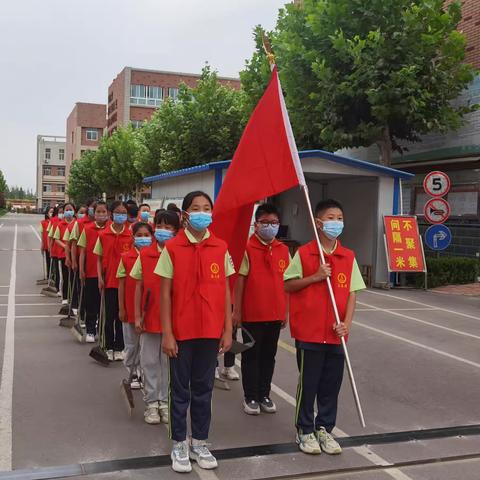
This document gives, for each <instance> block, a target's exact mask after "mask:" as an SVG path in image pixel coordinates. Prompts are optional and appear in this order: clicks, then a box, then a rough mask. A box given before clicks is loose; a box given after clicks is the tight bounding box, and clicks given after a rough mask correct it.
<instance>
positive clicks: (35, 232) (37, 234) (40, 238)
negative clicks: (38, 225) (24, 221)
mask: <svg viewBox="0 0 480 480" xmlns="http://www.w3.org/2000/svg"><path fill="white" fill-rule="evenodd" d="M30 228H31V229H32V232H33V233H34V234H35V235H36V237H37V238H38V240H39V241H40V242H41V241H42V237H40V235H39V233H38V232H37V231H36V230H35V228H34V227H33V225H30Z"/></svg>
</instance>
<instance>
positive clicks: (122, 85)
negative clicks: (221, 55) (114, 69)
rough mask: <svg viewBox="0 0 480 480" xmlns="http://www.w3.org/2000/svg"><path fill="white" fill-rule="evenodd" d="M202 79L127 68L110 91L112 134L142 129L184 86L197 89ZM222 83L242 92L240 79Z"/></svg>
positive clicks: (198, 76) (108, 114) (220, 78)
mask: <svg viewBox="0 0 480 480" xmlns="http://www.w3.org/2000/svg"><path fill="white" fill-rule="evenodd" d="M199 78H200V75H196V74H192V73H176V72H164V71H158V70H145V69H140V68H131V67H125V68H124V69H123V70H122V71H121V72H120V73H119V74H118V75H117V77H116V78H115V79H114V80H113V82H112V83H111V85H110V86H109V87H108V111H107V127H108V133H109V134H110V133H112V132H113V131H114V130H115V128H117V126H118V125H122V126H127V125H128V124H129V123H130V122H131V123H132V124H133V126H134V127H140V126H141V125H142V123H143V122H144V121H145V120H148V119H149V118H150V117H151V116H152V114H153V112H154V111H155V108H157V107H158V106H159V105H160V104H161V103H162V101H163V100H164V99H165V98H167V97H170V98H173V99H175V98H176V97H177V95H178V87H179V86H180V84H181V83H185V84H186V85H188V86H189V87H194V86H195V85H196V83H197V81H198V79H199ZM219 80H220V82H221V83H222V84H224V85H229V86H231V87H232V88H240V81H239V80H238V79H235V78H226V77H219Z"/></svg>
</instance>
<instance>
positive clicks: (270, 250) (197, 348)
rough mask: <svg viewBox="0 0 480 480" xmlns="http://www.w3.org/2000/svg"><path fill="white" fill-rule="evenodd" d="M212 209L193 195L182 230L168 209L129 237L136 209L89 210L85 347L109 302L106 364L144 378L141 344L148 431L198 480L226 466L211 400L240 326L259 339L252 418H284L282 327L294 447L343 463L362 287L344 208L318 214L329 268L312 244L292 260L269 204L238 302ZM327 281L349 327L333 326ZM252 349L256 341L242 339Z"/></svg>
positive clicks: (248, 355) (248, 380) (83, 273)
mask: <svg viewBox="0 0 480 480" xmlns="http://www.w3.org/2000/svg"><path fill="white" fill-rule="evenodd" d="M142 207H144V206H142ZM66 208H68V206H66V207H65V209H66ZM212 210H213V203H212V201H211V199H210V197H209V196H208V195H207V194H205V193H204V192H200V191H196V192H191V193H190V194H188V195H187V196H186V197H185V198H184V200H183V204H182V222H180V220H179V216H178V215H177V213H175V212H173V211H165V210H163V211H158V212H157V213H156V215H155V217H154V219H153V223H152V225H151V224H150V223H148V221H149V220H150V214H148V217H149V218H148V219H147V215H146V214H143V215H142V214H141V215H142V216H141V217H140V220H147V222H142V221H140V222H137V223H133V222H131V223H132V224H133V227H131V228H130V227H129V226H128V222H130V220H131V219H132V218H137V220H138V211H136V210H135V207H134V206H133V204H124V203H123V202H114V203H113V204H112V205H111V207H110V210H108V209H107V206H106V204H105V203H104V202H97V203H95V204H92V205H89V209H88V217H86V218H87V219H86V220H84V221H83V222H80V220H78V221H77V224H79V227H78V228H76V227H74V228H73V229H72V230H73V234H72V235H71V238H72V237H73V238H75V239H76V240H75V242H76V248H77V249H79V250H80V255H79V262H78V263H79V271H80V278H81V280H82V281H83V282H85V295H86V297H85V299H86V301H85V303H86V319H87V321H86V328H87V338H89V340H88V341H94V338H95V333H96V330H95V329H96V322H97V318H98V314H99V303H100V300H99V298H100V295H101V293H100V292H103V295H105V299H106V301H105V305H106V310H107V315H106V319H107V325H106V332H107V351H108V355H109V358H110V359H111V360H120V359H122V360H124V362H125V365H126V366H127V368H128V369H129V370H130V371H132V369H133V373H134V374H135V373H136V372H137V369H138V365H135V352H136V347H137V345H139V349H140V369H139V372H142V375H143V382H144V393H145V397H144V399H145V403H146V410H145V421H146V422H147V423H150V424H157V423H160V422H163V423H167V422H168V425H169V432H170V436H171V438H172V440H173V448H172V452H171V459H172V468H173V469H174V470H175V471H177V472H189V471H191V468H192V467H191V463H190V460H191V459H193V460H195V461H196V462H197V463H198V465H199V466H200V467H201V468H205V469H212V468H216V466H217V461H216V459H215V457H214V456H213V455H212V453H211V452H210V450H209V449H208V447H207V443H206V442H207V439H208V435H209V429H210V422H211V399H212V390H213V384H214V377H215V369H216V365H217V357H218V355H219V354H223V353H226V352H228V350H229V349H230V346H231V343H232V337H233V335H234V328H235V329H236V328H238V327H240V326H243V328H246V329H247V330H248V331H249V333H250V334H251V335H252V336H253V338H254V340H255V344H254V346H253V347H252V348H251V349H249V350H247V351H246V352H244V353H243V354H242V363H241V371H242V386H243V391H244V401H243V408H244V411H245V413H247V414H249V415H258V414H260V413H261V412H265V413H275V411H276V406H275V404H274V402H273V401H272V400H271V398H270V388H271V382H272V376H273V372H274V367H275V356H276V352H277V343H278V339H279V335H280V331H281V329H282V328H284V327H285V326H286V325H287V323H290V330H291V335H292V337H293V338H294V339H295V344H296V349H297V363H298V368H299V383H298V389H297V407H296V412H295V425H296V432H297V433H296V442H297V444H298V446H299V448H300V450H301V451H303V452H305V453H309V454H319V453H321V452H322V451H324V452H326V453H329V454H338V453H341V448H340V446H339V444H338V443H337V442H336V441H335V439H334V438H333V437H332V435H331V431H332V429H333V428H334V426H335V422H336V416H337V400H338V394H339V391H340V386H341V382H342V378H343V365H344V355H343V351H342V347H341V345H340V344H341V341H340V339H341V337H342V336H343V337H345V338H348V333H349V330H350V327H351V324H352V319H353V313H354V309H355V301H356V292H357V291H359V290H361V289H363V288H365V285H364V283H363V279H362V277H361V275H360V272H359V269H358V266H357V263H356V261H355V257H354V253H353V252H352V251H351V250H348V249H346V248H345V247H343V246H342V245H340V242H339V241H338V240H337V238H338V236H339V235H340V234H341V233H342V229H343V208H342V206H341V205H340V204H339V203H338V202H336V201H334V200H326V201H323V202H320V203H319V204H318V205H317V207H316V210H315V219H316V225H317V230H318V233H319V237H320V240H321V244H322V248H323V250H324V254H325V258H326V264H323V265H321V263H320V254H319V251H318V246H317V243H316V242H315V241H312V242H310V243H308V244H306V245H304V246H302V247H300V248H299V249H298V251H297V252H296V253H295V256H294V257H293V259H292V258H291V257H290V255H289V251H288V248H287V247H286V246H285V245H284V244H283V243H281V242H280V241H278V240H277V239H276V235H277V234H278V230H279V225H280V216H279V213H278V211H277V209H276V208H275V206H273V205H271V204H263V205H260V206H259V207H258V209H257V210H256V214H255V224H254V233H253V235H252V236H251V238H250V239H249V241H248V244H247V247H246V251H245V255H244V258H243V261H242V265H241V267H240V269H239V272H238V273H239V276H238V278H237V280H236V282H235V288H234V295H233V299H231V298H230V287H229V278H228V277H230V276H231V275H233V274H234V273H235V271H234V267H233V264H232V261H231V258H230V255H229V253H228V248H227V245H226V243H225V242H224V241H223V240H220V239H218V238H216V237H215V235H213V233H211V232H210V231H209V229H208V227H209V226H210V223H211V221H212ZM59 211H60V209H59ZM144 211H147V209H144ZM109 213H110V217H111V219H109ZM52 222H53V220H52ZM51 254H52V252H51ZM327 277H330V278H331V281H332V286H333V290H334V293H335V296H336V300H337V307H338V310H339V313H340V318H341V319H342V322H341V323H340V325H336V324H335V318H334V313H333V308H332V306H331V302H330V300H329V294H328V289H327V285H326V281H325V280H326V279H327ZM147 298H148V299H149V300H148V302H147V301H146V300H147ZM232 307H233V308H232ZM144 310H145V311H144ZM244 340H245V341H246V340H248V339H247V337H246V334H245V333H244ZM160 347H161V350H162V351H161V350H160ZM167 357H168V360H167ZM139 375H140V373H139V374H138V376H139ZM138 376H137V377H135V375H134V383H135V386H137V385H139V383H140V378H138ZM167 378H168V383H167ZM132 386H133V384H132ZM315 402H316V403H317V414H316V416H315V413H314V411H315V408H314V405H315ZM189 409H190V425H191V440H190V441H188V437H189V436H188V433H187V412H188V410H189Z"/></svg>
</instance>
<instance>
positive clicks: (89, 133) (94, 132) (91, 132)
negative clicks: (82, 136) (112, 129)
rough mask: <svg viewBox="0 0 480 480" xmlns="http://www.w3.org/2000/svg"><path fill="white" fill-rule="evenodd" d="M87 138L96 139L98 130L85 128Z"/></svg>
mask: <svg viewBox="0 0 480 480" xmlns="http://www.w3.org/2000/svg"><path fill="white" fill-rule="evenodd" d="M87 140H92V141H96V140H98V131H97V129H96V128H87Z"/></svg>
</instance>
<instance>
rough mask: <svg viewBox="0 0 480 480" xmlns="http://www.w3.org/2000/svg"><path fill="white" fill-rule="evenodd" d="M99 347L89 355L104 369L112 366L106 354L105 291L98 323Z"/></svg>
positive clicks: (94, 348)
mask: <svg viewBox="0 0 480 480" xmlns="http://www.w3.org/2000/svg"><path fill="white" fill-rule="evenodd" d="M98 343H99V344H98V345H97V346H95V347H93V348H92V349H91V350H90V353H89V355H90V356H91V357H92V358H93V359H94V360H95V361H97V362H98V363H100V364H101V365H103V366H104V367H108V366H109V365H110V360H109V359H108V356H107V352H105V289H103V290H102V296H101V297H100V319H99V322H98Z"/></svg>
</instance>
